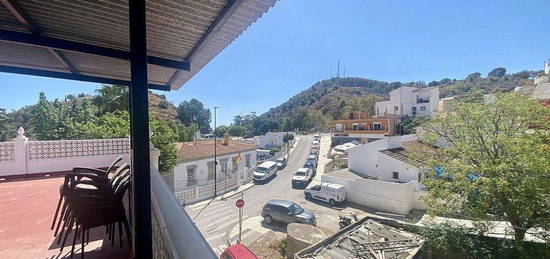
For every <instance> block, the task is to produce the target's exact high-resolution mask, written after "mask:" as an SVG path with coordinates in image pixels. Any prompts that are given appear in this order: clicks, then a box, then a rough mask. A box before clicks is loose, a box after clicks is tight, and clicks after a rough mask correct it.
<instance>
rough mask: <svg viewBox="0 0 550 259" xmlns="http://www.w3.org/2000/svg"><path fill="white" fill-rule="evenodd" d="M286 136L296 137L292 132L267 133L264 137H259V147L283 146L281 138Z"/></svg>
mask: <svg viewBox="0 0 550 259" xmlns="http://www.w3.org/2000/svg"><path fill="white" fill-rule="evenodd" d="M286 134H290V135H293V136H294V137H296V135H295V133H294V132H268V133H266V134H265V135H262V136H260V147H261V148H271V147H274V146H278V145H283V144H284V141H283V138H284V136H285V135H286Z"/></svg>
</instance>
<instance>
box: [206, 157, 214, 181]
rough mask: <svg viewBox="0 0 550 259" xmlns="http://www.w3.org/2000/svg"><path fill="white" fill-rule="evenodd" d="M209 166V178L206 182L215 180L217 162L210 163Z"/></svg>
mask: <svg viewBox="0 0 550 259" xmlns="http://www.w3.org/2000/svg"><path fill="white" fill-rule="evenodd" d="M207 165H208V177H207V178H206V180H208V181H210V180H214V169H215V167H214V166H215V162H214V161H210V162H208V163H207Z"/></svg>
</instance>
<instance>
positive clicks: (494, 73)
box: [487, 67, 506, 77]
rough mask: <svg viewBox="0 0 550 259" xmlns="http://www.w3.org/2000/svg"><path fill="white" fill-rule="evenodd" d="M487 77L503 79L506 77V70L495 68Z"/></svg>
mask: <svg viewBox="0 0 550 259" xmlns="http://www.w3.org/2000/svg"><path fill="white" fill-rule="evenodd" d="M487 75H488V76H489V77H503V76H504V75H506V68H503V67H497V68H495V69H493V70H491V72H489V73H488V74H487Z"/></svg>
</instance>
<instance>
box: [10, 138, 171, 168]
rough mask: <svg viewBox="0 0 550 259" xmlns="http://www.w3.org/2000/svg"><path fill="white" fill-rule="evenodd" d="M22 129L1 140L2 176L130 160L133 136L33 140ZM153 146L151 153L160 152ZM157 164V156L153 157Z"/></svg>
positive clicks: (99, 166)
mask: <svg viewBox="0 0 550 259" xmlns="http://www.w3.org/2000/svg"><path fill="white" fill-rule="evenodd" d="M24 133H25V130H24V129H23V128H19V130H18V131H17V134H18V136H17V137H16V138H14V139H13V140H12V141H11V142H0V177H3V176H14V175H30V174H37V173H53V172H63V171H70V170H72V168H73V167H94V168H101V167H108V166H109V165H110V164H111V163H112V162H113V161H114V160H115V159H116V158H117V157H119V156H122V157H123V159H124V160H123V161H124V162H127V163H128V161H129V154H130V139H129V138H116V139H85V140H52V141H31V140H29V139H28V138H27V137H25V135H24ZM151 148H152V156H153V155H154V156H156V157H158V156H159V155H160V153H159V151H158V150H157V149H156V148H154V147H151ZM152 161H153V163H154V164H155V165H156V164H158V159H154V160H152Z"/></svg>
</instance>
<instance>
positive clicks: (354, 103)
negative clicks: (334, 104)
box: [342, 94, 383, 116]
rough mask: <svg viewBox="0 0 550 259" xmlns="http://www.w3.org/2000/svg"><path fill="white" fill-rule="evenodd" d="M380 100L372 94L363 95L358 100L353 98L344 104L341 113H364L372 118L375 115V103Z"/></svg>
mask: <svg viewBox="0 0 550 259" xmlns="http://www.w3.org/2000/svg"><path fill="white" fill-rule="evenodd" d="M382 100H383V99H382V98H380V97H379V96H376V95H372V94H368V95H364V96H361V97H359V98H354V99H351V100H349V101H348V102H346V104H345V106H344V107H343V108H342V113H343V114H349V113H350V112H352V111H364V112H366V113H367V114H368V115H369V116H372V115H374V113H375V108H374V106H375V104H376V102H379V101H382Z"/></svg>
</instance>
